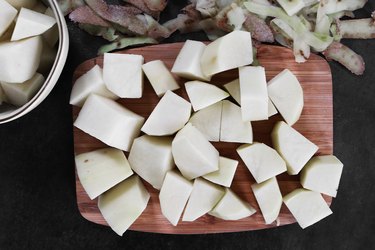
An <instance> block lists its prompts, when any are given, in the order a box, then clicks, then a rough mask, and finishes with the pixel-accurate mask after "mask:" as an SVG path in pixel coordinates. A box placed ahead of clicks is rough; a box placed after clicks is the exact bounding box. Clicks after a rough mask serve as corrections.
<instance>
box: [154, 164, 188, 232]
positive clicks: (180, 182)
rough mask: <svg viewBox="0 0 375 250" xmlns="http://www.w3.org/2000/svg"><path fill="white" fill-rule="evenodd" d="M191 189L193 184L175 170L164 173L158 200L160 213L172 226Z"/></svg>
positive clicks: (175, 222) (178, 218) (179, 215)
mask: <svg viewBox="0 0 375 250" xmlns="http://www.w3.org/2000/svg"><path fill="white" fill-rule="evenodd" d="M192 190H193V184H192V183H191V182H190V181H188V180H186V179H185V178H184V177H183V176H181V175H180V174H178V173H177V172H174V171H169V172H168V173H167V174H166V176H165V178H164V182H163V185H162V187H161V189H160V193H159V200H160V207H161V212H162V214H163V215H164V217H165V218H167V220H168V221H169V222H170V223H171V224H172V225H173V226H177V224H178V221H179V220H180V217H181V214H182V212H183V211H184V208H185V205H186V203H187V201H188V199H189V197H190V194H191V191H192Z"/></svg>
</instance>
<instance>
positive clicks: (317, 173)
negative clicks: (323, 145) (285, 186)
mask: <svg viewBox="0 0 375 250" xmlns="http://www.w3.org/2000/svg"><path fill="white" fill-rule="evenodd" d="M343 167H344V165H343V164H342V163H341V162H340V160H339V159H337V158H336V157H335V156H333V155H324V156H315V157H313V158H312V159H311V160H310V161H309V162H308V163H307V164H306V166H305V167H304V168H303V170H302V172H301V184H302V186H303V187H304V188H306V189H309V190H313V191H316V192H319V193H323V194H326V195H329V196H332V197H336V195H337V189H338V188H339V183H340V179H341V174H342V170H343Z"/></svg>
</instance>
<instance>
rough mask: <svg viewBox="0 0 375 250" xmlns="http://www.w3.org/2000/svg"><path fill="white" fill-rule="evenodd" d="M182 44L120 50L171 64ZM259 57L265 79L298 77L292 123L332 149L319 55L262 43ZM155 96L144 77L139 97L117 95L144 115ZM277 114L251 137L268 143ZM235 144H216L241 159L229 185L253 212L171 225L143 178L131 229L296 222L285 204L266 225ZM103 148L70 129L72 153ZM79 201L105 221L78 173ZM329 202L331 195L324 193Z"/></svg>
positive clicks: (188, 230) (222, 79) (327, 75)
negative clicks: (301, 55)
mask: <svg viewBox="0 0 375 250" xmlns="http://www.w3.org/2000/svg"><path fill="white" fill-rule="evenodd" d="M181 46H182V43H176V44H163V45H155V46H149V47H143V48H135V49H129V50H124V51H122V52H120V53H131V54H140V55H143V56H144V58H145V61H146V62H148V61H151V60H155V59H161V60H163V61H164V62H165V63H166V65H167V66H168V67H169V68H171V67H172V65H173V62H174V60H175V58H176V56H177V54H178V52H179V50H180V48H181ZM258 57H259V61H260V63H261V65H262V66H264V67H265V68H266V73H267V80H269V79H271V78H272V77H274V76H275V75H277V74H278V73H279V72H281V71H282V70H283V69H285V68H288V69H290V70H291V71H292V72H293V73H294V74H296V76H297V78H298V79H299V80H300V82H301V84H302V87H303V90H304V98H305V107H304V110H303V113H302V116H301V119H300V120H299V121H298V123H297V124H295V126H294V128H296V129H297V130H298V131H299V132H301V133H302V134H303V135H304V136H306V137H307V138H308V139H310V140H311V141H312V142H314V143H315V144H317V145H318V146H319V152H318V154H320V155H326V154H332V151H333V108H332V77H331V71H330V68H329V65H328V64H327V62H326V61H325V60H324V59H322V58H321V57H319V56H317V55H311V58H310V59H309V61H308V62H306V63H304V64H297V63H296V62H295V61H294V56H293V53H292V52H291V51H290V50H289V49H285V48H281V47H276V46H266V45H264V46H262V47H261V48H260V49H259V53H258ZM95 64H98V65H100V66H102V65H103V58H102V57H98V58H94V59H91V60H88V61H86V62H84V63H83V64H81V65H80V66H79V67H78V68H77V69H76V71H75V74H74V79H73V80H74V81H75V79H77V78H78V77H79V76H81V75H82V74H84V73H85V72H87V71H88V70H89V69H91V68H92V67H93V66H94V65H95ZM237 77H238V72H237V70H233V71H229V72H225V73H222V74H220V75H217V76H215V77H214V78H213V79H212V81H211V83H214V84H216V85H218V86H222V85H223V84H224V83H227V82H229V81H230V80H233V79H235V78H237ZM177 79H178V82H179V84H180V85H181V86H182V88H181V89H180V90H178V91H176V93H178V94H180V95H182V96H183V97H184V98H186V99H187V95H186V93H185V91H184V88H183V84H184V82H185V80H183V79H179V78H178V77H177ZM158 101H159V98H158V97H157V96H156V94H155V93H154V91H153V89H152V88H151V86H150V84H149V83H148V81H147V80H146V81H145V90H144V95H143V98H142V99H121V100H119V102H120V103H121V104H123V105H124V106H126V107H127V108H128V109H130V110H132V111H134V112H137V113H138V114H140V115H142V116H144V117H148V115H149V114H150V113H151V111H152V110H153V108H154V107H155V106H156V104H157V103H158ZM78 112H79V108H77V107H74V108H73V119H74V120H75V118H76V117H77V115H78ZM281 119H282V118H281V116H280V115H276V116H274V117H272V118H271V119H270V120H268V121H262V122H254V123H253V124H252V125H253V130H254V140H255V141H258V142H264V143H266V144H268V145H271V142H270V136H269V135H270V132H271V130H272V127H273V125H274V124H275V122H276V121H279V120H281ZM239 145H240V144H237V143H214V146H215V147H216V148H217V149H218V150H219V152H220V154H221V155H222V156H225V157H229V158H233V159H237V160H239V161H240V164H239V166H238V169H237V171H236V175H235V178H234V181H233V184H232V189H233V190H234V191H235V192H236V193H237V194H238V195H239V196H240V197H241V198H242V199H244V200H246V201H248V202H249V203H250V204H251V205H252V206H253V207H255V208H256V209H257V211H258V212H257V213H256V214H255V215H253V216H251V217H249V218H245V219H242V220H239V221H223V220H220V219H216V218H214V217H212V216H209V215H205V216H203V217H201V218H200V219H198V220H196V221H195V222H180V223H179V224H178V226H177V227H174V226H172V225H171V224H170V223H169V222H168V221H167V220H166V219H165V218H164V217H163V215H162V214H161V211H160V205H159V200H158V191H157V190H155V189H153V188H152V187H151V186H150V185H148V184H147V183H145V185H146V187H147V189H148V190H149V192H150V194H151V199H150V202H149V204H148V207H147V209H146V210H145V211H144V213H143V214H142V215H141V216H140V217H139V218H138V219H137V221H136V222H135V223H134V224H133V225H132V226H131V228H130V230H136V231H144V232H157V233H170V234H205V233H219V232H238V231H248V230H257V229H264V228H271V227H276V226H282V225H287V224H291V223H294V222H295V220H294V218H293V216H292V215H291V214H290V212H289V211H288V209H287V208H286V207H285V205H283V206H282V208H281V212H280V216H279V218H278V220H277V222H274V223H273V224H271V225H265V224H264V220H263V217H262V214H261V212H260V209H259V207H258V205H257V202H256V200H255V198H254V195H253V193H252V191H251V184H253V183H254V182H255V181H254V179H253V177H252V176H251V174H250V173H249V171H248V170H247V168H246V166H245V165H244V163H243V162H242V161H241V159H240V158H239V156H238V155H237V153H236V151H235V149H236V148H237V147H238V146H239ZM103 147H106V145H104V144H103V143H102V142H100V141H98V140H96V139H95V138H92V137H90V136H89V135H87V134H85V133H83V132H82V131H80V130H78V129H77V128H74V148H75V154H80V153H83V152H88V151H92V150H95V149H99V148H103ZM277 179H278V181H279V184H280V189H281V191H282V194H283V195H285V194H287V193H289V192H291V191H292V190H294V189H295V188H298V187H300V183H299V177H298V176H288V175H287V174H281V175H279V176H278V177H277ZM76 192H77V204H78V208H79V211H80V212H81V214H82V216H83V217H84V218H86V219H87V220H89V221H92V222H95V223H98V224H103V225H107V224H106V222H105V220H104V219H103V217H102V216H101V214H100V212H99V210H98V207H97V200H93V201H92V200H90V199H89V197H88V196H87V194H86V192H85V191H84V189H83V187H82V185H81V184H80V182H79V179H78V178H77V177H76ZM324 198H325V200H326V202H327V203H328V204H329V205H330V204H331V201H332V199H331V198H330V197H327V196H324Z"/></svg>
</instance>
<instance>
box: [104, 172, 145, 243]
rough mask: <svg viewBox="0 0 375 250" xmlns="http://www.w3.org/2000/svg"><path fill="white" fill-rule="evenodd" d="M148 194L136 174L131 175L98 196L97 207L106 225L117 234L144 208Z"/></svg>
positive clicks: (126, 228)
mask: <svg viewBox="0 0 375 250" xmlns="http://www.w3.org/2000/svg"><path fill="white" fill-rule="evenodd" d="M149 199H150V194H149V193H148V192H147V189H146V188H145V187H144V185H143V183H142V181H141V179H140V178H139V177H138V176H136V175H135V176H132V177H130V178H128V179H126V180H125V181H123V182H121V183H120V184H118V185H117V186H115V187H114V188H112V189H110V190H109V191H107V192H105V193H104V194H102V195H101V196H99V200H98V207H99V210H100V212H101V213H102V215H103V217H104V219H105V220H106V221H107V223H108V225H109V226H110V227H111V228H112V230H113V231H115V232H116V233H117V234H118V235H120V236H122V235H123V234H124V233H125V232H126V230H128V228H129V227H130V226H131V225H132V224H133V223H134V222H135V221H136V219H137V218H138V217H139V216H140V215H141V214H142V212H143V211H144V210H145V209H146V207H147V203H148V201H149Z"/></svg>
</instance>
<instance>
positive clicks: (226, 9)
mask: <svg viewBox="0 0 375 250" xmlns="http://www.w3.org/2000/svg"><path fill="white" fill-rule="evenodd" d="M367 1H368V0H340V1H339V0H320V1H319V0H248V1H241V0H238V1H236V0H190V1H189V2H188V5H187V6H186V7H185V8H183V9H182V10H181V13H180V14H178V15H177V16H176V17H175V18H174V19H171V20H169V21H167V22H165V23H163V24H161V23H159V16H160V13H161V12H162V11H163V10H164V9H165V7H166V5H167V2H168V1H167V0H123V1H117V4H108V3H107V2H106V1H104V0H58V2H59V4H60V7H61V9H62V11H63V12H64V13H65V14H66V15H68V14H69V18H70V19H71V20H72V21H74V22H76V23H78V25H79V27H80V28H81V29H83V30H85V31H86V32H88V33H90V34H91V35H95V36H100V37H102V38H104V39H106V40H108V41H109V42H110V43H109V44H107V45H104V46H103V47H101V48H100V49H99V54H103V53H106V52H110V51H113V50H117V49H123V48H126V47H128V46H134V45H141V44H155V43H158V42H160V41H162V40H163V39H165V38H167V37H169V36H171V35H172V34H173V33H174V32H176V31H179V32H181V33H188V32H196V31H204V32H205V33H206V35H207V37H208V38H209V39H210V40H215V39H217V38H219V37H221V36H223V35H225V34H227V33H229V32H231V31H233V30H246V31H249V32H251V34H252V38H253V41H254V43H253V44H254V46H255V47H256V46H258V45H259V44H260V43H274V42H277V43H279V44H281V45H282V46H285V47H288V48H291V49H292V50H293V51H294V55H295V57H296V61H297V62H301V63H302V62H304V61H306V60H307V59H308V58H309V56H310V54H311V53H322V54H323V55H324V56H325V57H326V58H327V59H332V60H335V61H337V62H339V63H341V64H342V65H343V66H345V67H346V68H348V69H349V70H350V71H351V72H352V73H354V74H356V75H362V74H363V72H364V70H365V63H364V60H363V58H362V57H361V56H360V55H358V54H357V53H355V52H354V51H353V50H351V49H350V48H348V47H347V46H345V45H343V44H342V43H341V42H340V41H341V40H342V39H346V38H349V39H372V38H375V15H374V14H372V15H371V17H369V18H365V19H354V18H355V15H354V13H353V11H355V10H358V9H361V8H363V7H364V5H365V4H366V3H367ZM112 2H113V1H112ZM170 4H173V3H172V1H170ZM254 51H256V50H254Z"/></svg>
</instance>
